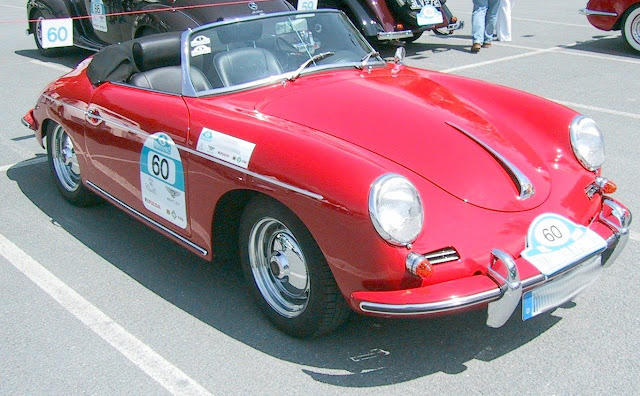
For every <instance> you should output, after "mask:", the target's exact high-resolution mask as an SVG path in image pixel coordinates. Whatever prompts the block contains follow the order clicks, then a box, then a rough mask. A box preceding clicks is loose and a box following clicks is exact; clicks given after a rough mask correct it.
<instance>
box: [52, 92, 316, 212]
mask: <svg viewBox="0 0 640 396" xmlns="http://www.w3.org/2000/svg"><path fill="white" fill-rule="evenodd" d="M43 96H44V97H46V98H47V99H50V100H52V101H54V102H57V103H60V104H62V105H66V106H69V107H72V108H75V109H78V110H80V111H82V112H83V113H84V114H85V116H89V117H91V118H93V119H96V120H100V121H102V122H105V123H109V124H113V125H115V126H117V127H119V128H122V129H124V130H127V131H129V132H132V133H135V134H136V135H139V136H140V137H142V138H143V139H146V138H147V137H149V135H150V134H149V133H147V132H144V131H141V130H138V129H133V128H131V127H129V126H127V125H124V124H121V123H119V122H116V121H113V120H107V119H105V118H104V117H101V116H99V115H95V114H91V113H89V112H88V111H87V110H85V109H80V108H78V107H75V106H72V105H70V104H68V103H66V102H63V101H61V100H58V99H54V98H52V97H50V96H48V95H43ZM176 147H177V148H178V149H179V150H181V151H184V152H186V153H189V154H193V155H195V156H198V157H200V158H204V159H206V160H208V161H211V162H214V163H216V164H218V165H222V166H225V167H227V168H230V169H233V170H235V171H238V172H241V173H244V174H246V175H247V176H251V177H254V178H256V179H258V180H261V181H263V182H266V183H269V184H273V185H275V186H278V187H281V188H284V189H287V190H289V191H293V192H296V193H298V194H302V195H305V196H307V197H310V198H313V199H315V200H318V201H322V200H323V199H324V197H323V196H322V195H320V194H316V193H313V192H311V191H308V190H304V189H302V188H298V187H296V186H292V185H291V184H287V183H284V182H281V181H279V180H276V179H274V178H272V177H268V176H265V175H262V174H259V173H256V172H252V171H250V170H248V169H245V168H241V167H239V166H236V165H233V164H231V163H229V162H225V161H222V160H219V159H217V158H215V157H212V156H210V155H207V154H205V153H201V152H199V151H196V150H193V149H191V148H189V147H186V146H181V145H178V144H176Z"/></svg>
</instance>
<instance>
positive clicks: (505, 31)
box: [496, 0, 516, 41]
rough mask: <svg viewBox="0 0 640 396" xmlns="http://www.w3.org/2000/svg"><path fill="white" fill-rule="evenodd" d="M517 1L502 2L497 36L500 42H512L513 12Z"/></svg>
mask: <svg viewBox="0 0 640 396" xmlns="http://www.w3.org/2000/svg"><path fill="white" fill-rule="evenodd" d="M515 2H516V0H500V6H499V7H498V17H497V18H496V35H497V36H498V41H511V10H512V9H513V6H514V5H515Z"/></svg>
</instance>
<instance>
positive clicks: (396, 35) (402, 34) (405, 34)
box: [378, 30, 413, 40]
mask: <svg viewBox="0 0 640 396" xmlns="http://www.w3.org/2000/svg"><path fill="white" fill-rule="evenodd" d="M411 37H413V32H412V31H411V30H400V31H398V32H379V33H378V40H400V39H403V38H411Z"/></svg>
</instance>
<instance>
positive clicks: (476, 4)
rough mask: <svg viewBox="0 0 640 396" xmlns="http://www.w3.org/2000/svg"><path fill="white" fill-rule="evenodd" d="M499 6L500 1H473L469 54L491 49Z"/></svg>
mask: <svg viewBox="0 0 640 396" xmlns="http://www.w3.org/2000/svg"><path fill="white" fill-rule="evenodd" d="M499 4H500V0H473V13H472V14H471V35H472V36H473V44H472V45H471V52H474V53H475V52H478V51H480V48H489V47H491V40H492V39H493V31H494V30H495V27H496V17H497V14H498V5H499Z"/></svg>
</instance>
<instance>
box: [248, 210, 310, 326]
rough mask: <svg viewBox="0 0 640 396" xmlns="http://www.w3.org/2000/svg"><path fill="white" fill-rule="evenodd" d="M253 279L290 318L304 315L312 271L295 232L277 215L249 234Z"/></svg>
mask: <svg viewBox="0 0 640 396" xmlns="http://www.w3.org/2000/svg"><path fill="white" fill-rule="evenodd" d="M249 261H250V264H251V272H252V274H253V279H254V280H255V282H256V285H257V286H258V290H260V293H261V294H262V296H263V297H264V299H265V301H266V302H267V303H268V304H269V306H271V308H273V309H274V310H275V311H276V312H277V313H278V314H280V315H282V316H284V317H286V318H294V317H296V316H298V315H300V314H301V313H302V312H303V311H304V309H305V308H306V306H307V302H308V301H309V272H308V267H307V262H306V260H305V257H304V255H303V254H302V249H301V248H300V245H299V244H298V241H297V240H296V238H295V236H294V235H293V233H292V232H291V231H290V230H289V229H288V228H287V227H286V226H285V225H284V224H282V223H281V222H280V221H278V220H276V219H274V218H269V217H268V218H263V219H261V220H260V221H258V222H256V224H254V226H253V228H252V229H251V233H250V235H249Z"/></svg>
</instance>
